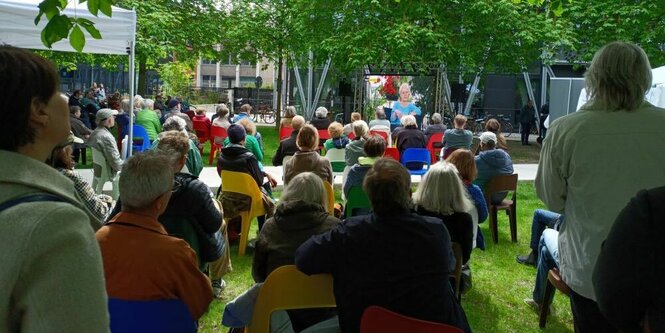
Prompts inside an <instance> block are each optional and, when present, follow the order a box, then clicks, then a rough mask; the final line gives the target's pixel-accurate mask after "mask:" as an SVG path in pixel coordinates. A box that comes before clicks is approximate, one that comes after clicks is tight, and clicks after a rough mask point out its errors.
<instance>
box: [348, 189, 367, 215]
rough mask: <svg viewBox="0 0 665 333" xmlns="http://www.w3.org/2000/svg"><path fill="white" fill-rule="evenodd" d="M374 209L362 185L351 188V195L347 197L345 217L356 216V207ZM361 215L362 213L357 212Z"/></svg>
mask: <svg viewBox="0 0 665 333" xmlns="http://www.w3.org/2000/svg"><path fill="white" fill-rule="evenodd" d="M363 208H364V209H370V210H371V209H372V204H371V203H370V202H369V198H368V197H367V194H366V193H365V191H363V188H362V186H352V187H351V188H350V189H349V196H348V197H347V198H346V207H345V208H344V218H347V219H348V218H349V217H352V216H355V215H354V214H353V211H354V210H356V209H363ZM356 215H360V214H356Z"/></svg>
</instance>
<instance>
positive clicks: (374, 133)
mask: <svg viewBox="0 0 665 333" xmlns="http://www.w3.org/2000/svg"><path fill="white" fill-rule="evenodd" d="M369 134H370V135H372V136H374V135H378V136H380V137H382V138H383V139H384V140H386V142H388V132H386V131H369Z"/></svg>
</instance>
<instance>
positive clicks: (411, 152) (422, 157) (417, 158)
mask: <svg viewBox="0 0 665 333" xmlns="http://www.w3.org/2000/svg"><path fill="white" fill-rule="evenodd" d="M430 158H431V155H430V152H429V150H427V149H426V148H408V149H407V150H405V151H404V152H403V153H402V156H401V159H402V164H403V165H406V164H407V163H409V162H422V163H423V164H426V165H428V166H429V165H430V164H432V160H431V159H430Z"/></svg>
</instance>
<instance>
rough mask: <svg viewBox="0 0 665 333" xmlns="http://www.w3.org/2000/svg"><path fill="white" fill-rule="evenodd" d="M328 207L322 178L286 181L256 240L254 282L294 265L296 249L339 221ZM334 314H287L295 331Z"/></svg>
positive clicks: (302, 175)
mask: <svg viewBox="0 0 665 333" xmlns="http://www.w3.org/2000/svg"><path fill="white" fill-rule="evenodd" d="M327 205H328V198H327V195H326V191H325V188H324V187H323V181H322V180H321V177H319V176H317V175H316V174H314V173H311V172H303V173H300V174H298V175H297V176H295V177H294V178H293V179H292V180H291V182H289V185H288V186H286V187H285V188H284V192H283V193H282V196H281V197H280V203H279V205H277V208H276V210H275V215H274V216H273V217H272V218H270V219H268V221H267V222H266V224H265V225H264V226H263V229H261V232H260V233H259V238H258V239H257V241H256V249H255V252H254V261H253V262H252V276H253V277H254V282H264V281H265V280H266V278H267V277H268V275H270V273H271V272H272V271H274V270H275V269H277V268H279V267H281V266H284V265H293V263H294V257H295V253H296V249H297V248H298V246H300V245H301V244H302V243H304V242H305V241H306V240H307V239H309V238H310V237H311V236H313V235H318V234H321V233H323V232H326V231H328V230H330V229H331V228H333V227H334V226H335V225H337V224H338V223H340V222H341V221H340V220H339V219H337V218H335V217H334V216H332V215H330V214H328V212H327V211H326V208H325V207H326V206H327ZM334 314H335V312H334V311H332V312H331V311H329V310H321V309H316V310H305V311H302V310H300V311H289V317H290V318H291V324H292V325H293V328H294V330H295V331H296V332H299V331H301V330H303V329H305V328H307V327H309V326H311V325H313V324H316V323H318V322H320V321H322V320H325V319H328V318H330V317H331V315H334Z"/></svg>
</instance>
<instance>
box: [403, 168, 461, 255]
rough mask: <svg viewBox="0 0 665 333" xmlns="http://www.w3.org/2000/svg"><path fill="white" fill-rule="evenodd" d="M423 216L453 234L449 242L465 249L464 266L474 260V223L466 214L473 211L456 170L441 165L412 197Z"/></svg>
mask: <svg viewBox="0 0 665 333" xmlns="http://www.w3.org/2000/svg"><path fill="white" fill-rule="evenodd" d="M413 202H414V204H415V206H416V211H417V212H418V214H420V215H424V216H433V217H438V218H440V219H441V220H442V221H443V224H444V225H445V226H446V228H447V229H448V232H449V233H450V239H451V240H452V241H453V242H457V243H459V244H460V246H461V247H462V258H463V261H462V263H463V264H464V263H466V262H467V261H469V258H471V250H472V249H473V220H472V218H471V215H469V213H467V212H468V211H470V210H471V208H472V207H473V202H472V201H471V199H469V196H468V194H467V191H466V188H465V187H464V184H462V180H461V178H460V176H459V173H458V172H457V168H456V167H455V166H454V165H453V164H451V163H448V162H445V161H441V162H439V163H436V164H434V165H432V167H431V168H430V169H429V171H427V173H426V174H425V175H424V176H423V179H422V181H421V182H420V184H419V185H418V189H417V190H416V193H414V195H413Z"/></svg>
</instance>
